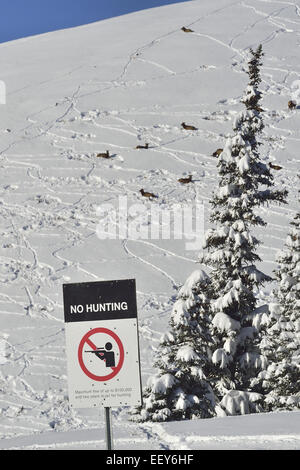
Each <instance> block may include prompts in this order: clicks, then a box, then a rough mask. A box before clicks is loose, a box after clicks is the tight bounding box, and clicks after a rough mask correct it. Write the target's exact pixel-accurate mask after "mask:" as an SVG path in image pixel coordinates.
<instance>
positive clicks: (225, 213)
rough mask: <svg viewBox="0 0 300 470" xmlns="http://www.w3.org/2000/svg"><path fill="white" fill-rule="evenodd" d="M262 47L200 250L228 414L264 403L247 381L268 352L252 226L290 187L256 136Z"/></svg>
mask: <svg viewBox="0 0 300 470" xmlns="http://www.w3.org/2000/svg"><path fill="white" fill-rule="evenodd" d="M262 55H263V54H262V48H261V46H259V48H258V49H257V50H256V51H253V50H251V56H252V57H251V60H250V62H249V72H248V74H249V77H250V82H249V85H248V86H247V89H246V93H245V95H244V96H243V99H242V102H243V103H244V104H245V106H246V110H245V111H242V112H241V113H240V114H239V115H238V116H237V118H236V119H235V122H234V125H233V131H234V134H233V136H232V137H230V138H228V139H227V141H226V144H225V147H224V150H223V152H222V153H221V155H220V156H219V159H218V165H217V166H218V176H219V185H218V189H217V191H215V192H214V194H213V198H212V200H211V201H210V202H211V205H212V213H211V217H210V220H211V222H212V223H213V226H214V228H213V229H211V230H209V231H208V232H207V234H206V242H205V244H204V252H203V254H202V256H201V258H200V261H201V262H202V263H204V264H206V265H208V266H209V267H210V268H211V273H210V277H211V285H212V289H213V301H212V304H211V307H212V312H213V320H212V335H213V337H214V339H215V346H214V350H213V355H212V362H213V367H212V369H211V371H210V374H209V377H210V383H211V385H212V386H213V388H214V390H215V393H216V394H217V397H218V399H219V400H220V404H221V408H223V410H225V412H227V413H228V414H231V413H232V412H233V410H234V413H236V414H238V413H239V412H240V413H242V412H245V410H246V411H248V412H254V411H257V410H260V403H259V399H258V398H259V397H258V395H257V394H256V393H255V394H251V390H250V388H249V387H250V383H251V379H252V378H253V377H254V376H255V375H256V374H257V373H258V371H259V370H260V369H261V368H264V367H265V366H266V360H265V358H264V356H263V355H262V354H261V353H260V350H259V347H258V343H259V338H258V331H257V329H256V327H255V325H254V324H253V311H254V310H255V308H256V307H257V299H256V294H255V292H256V289H258V288H259V287H260V286H261V285H262V284H263V283H265V282H267V281H270V277H269V276H267V275H265V274H264V273H262V272H261V271H259V270H258V269H257V267H256V263H258V262H260V261H261V259H260V257H259V255H258V254H257V248H258V246H259V240H258V239H257V238H256V237H255V236H254V235H253V234H252V233H251V230H252V229H253V227H256V226H264V225H266V224H265V222H264V221H263V220H262V218H261V217H260V216H259V215H258V214H257V209H258V208H259V207H260V206H261V205H263V204H266V203H268V202H270V201H274V202H279V203H282V202H285V197H286V192H285V191H279V190H275V189H274V188H273V184H274V183H273V177H272V175H271V173H270V170H269V168H268V167H267V165H266V164H264V163H263V162H262V161H261V157H260V155H259V151H258V150H259V145H260V143H259V141H258V136H259V134H260V133H261V131H262V130H263V127H264V125H263V120H262V117H261V114H260V112H261V108H260V106H259V101H260V99H261V92H260V91H259V90H258V84H259V83H260V70H259V67H260V65H261V57H262ZM233 392H235V393H233ZM237 392H239V393H237ZM239 403H242V406H239Z"/></svg>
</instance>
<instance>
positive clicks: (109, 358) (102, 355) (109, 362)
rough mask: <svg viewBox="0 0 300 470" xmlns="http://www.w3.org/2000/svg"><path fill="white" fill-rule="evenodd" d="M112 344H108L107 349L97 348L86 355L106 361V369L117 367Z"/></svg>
mask: <svg viewBox="0 0 300 470" xmlns="http://www.w3.org/2000/svg"><path fill="white" fill-rule="evenodd" d="M111 349H112V344H111V343H106V345H105V348H97V349H94V350H93V351H85V352H86V353H93V354H96V356H97V357H99V359H101V361H105V367H115V366H116V363H115V353H114V352H113V351H111Z"/></svg>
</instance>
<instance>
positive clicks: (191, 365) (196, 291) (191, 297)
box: [132, 270, 215, 421]
mask: <svg viewBox="0 0 300 470" xmlns="http://www.w3.org/2000/svg"><path fill="white" fill-rule="evenodd" d="M209 298H210V281H209V278H208V276H207V275H206V274H205V272H204V271H202V270H197V271H195V272H193V273H192V274H191V276H190V277H189V278H188V279H187V280H186V282H185V284H184V285H183V286H182V287H181V289H180V290H179V293H178V298H177V300H176V302H175V304H174V306H173V310H172V314H171V319H170V321H169V325H170V329H169V331H168V332H167V333H165V334H164V335H163V337H162V339H161V343H160V345H159V348H158V351H157V356H158V359H157V361H156V363H155V364H154V367H155V368H156V369H157V373H156V374H155V375H154V376H152V377H150V379H149V380H148V383H147V387H146V388H145V390H144V399H143V407H142V408H139V409H138V408H137V409H136V410H134V411H133V414H132V418H133V419H134V420H137V421H149V420H151V421H169V420H182V419H193V418H209V417H211V416H213V414H214V408H215V400H214V394H213V392H212V389H211V387H210V385H209V383H208V381H207V379H206V373H207V370H208V369H209V366H208V364H209V361H210V358H211V352H210V348H211V337H210V334H209V322H210V318H209V317H208V310H209V308H208V303H209Z"/></svg>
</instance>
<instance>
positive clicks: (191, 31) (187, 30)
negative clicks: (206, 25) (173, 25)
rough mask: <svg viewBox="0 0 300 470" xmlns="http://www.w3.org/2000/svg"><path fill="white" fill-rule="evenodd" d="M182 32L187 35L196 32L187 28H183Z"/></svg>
mask: <svg viewBox="0 0 300 470" xmlns="http://www.w3.org/2000/svg"><path fill="white" fill-rule="evenodd" d="M181 31H184V32H185V33H193V32H194V31H193V30H192V29H190V28H186V27H185V26H182V28H181Z"/></svg>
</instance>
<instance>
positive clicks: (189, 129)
mask: <svg viewBox="0 0 300 470" xmlns="http://www.w3.org/2000/svg"><path fill="white" fill-rule="evenodd" d="M181 125H182V127H183V129H186V130H187V131H197V130H198V129H197V127H195V126H190V125H188V124H186V123H185V122H182V123H181Z"/></svg>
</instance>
